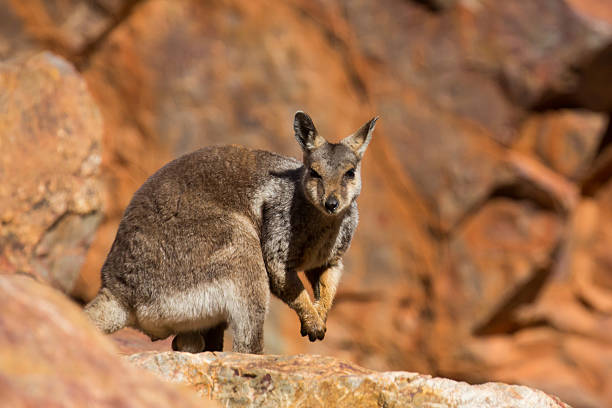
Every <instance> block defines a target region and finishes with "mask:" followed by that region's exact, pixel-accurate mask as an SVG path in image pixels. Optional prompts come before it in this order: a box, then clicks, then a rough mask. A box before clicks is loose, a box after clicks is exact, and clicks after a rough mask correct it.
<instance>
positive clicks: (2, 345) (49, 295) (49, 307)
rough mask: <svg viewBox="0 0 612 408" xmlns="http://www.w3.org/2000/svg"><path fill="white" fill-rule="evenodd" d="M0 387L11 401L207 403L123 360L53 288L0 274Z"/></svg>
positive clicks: (99, 404) (123, 404) (127, 404)
mask: <svg viewBox="0 0 612 408" xmlns="http://www.w3.org/2000/svg"><path fill="white" fill-rule="evenodd" d="M0 309H1V310H2V313H1V314H0V394H1V395H2V403H3V404H6V406H11V407H32V406H48V407H51V406H53V407H74V406H88V407H111V406H113V407H116V406H121V407H167V406H181V407H196V406H197V407H201V406H203V405H204V406H212V405H210V404H207V403H206V402H205V401H202V400H200V401H198V400H197V397H196V396H195V395H193V394H192V393H191V392H189V391H188V390H186V389H181V388H179V387H175V386H172V385H170V384H165V383H163V382H161V381H159V380H158V379H157V378H154V377H153V376H151V375H149V374H148V373H146V372H144V371H142V370H139V369H137V368H135V367H132V366H130V365H128V364H127V363H125V362H123V361H122V360H121V359H120V358H119V357H118V356H117V355H116V353H117V352H116V349H115V348H114V347H113V346H112V344H111V342H110V341H109V340H108V339H106V338H105V337H104V336H103V335H102V334H100V333H99V332H98V331H97V330H96V329H95V328H94V327H93V326H92V325H91V324H90V323H89V321H88V320H87V318H86V317H85V315H84V314H83V312H82V311H81V310H80V309H79V308H78V307H77V306H76V305H75V304H73V303H72V302H70V301H69V300H68V299H67V298H65V297H64V296H63V295H62V294H60V293H58V292H57V291H55V290H53V289H51V288H49V287H47V286H44V285H41V284H39V283H37V282H35V281H34V280H33V279H31V278H28V277H24V276H7V275H0Z"/></svg>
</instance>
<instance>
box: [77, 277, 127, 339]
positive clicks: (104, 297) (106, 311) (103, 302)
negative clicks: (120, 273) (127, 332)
mask: <svg viewBox="0 0 612 408" xmlns="http://www.w3.org/2000/svg"><path fill="white" fill-rule="evenodd" d="M85 313H86V314H87V316H88V317H89V320H91V322H92V323H93V324H95V325H96V326H97V327H98V329H100V330H102V331H103V332H104V333H106V334H110V333H114V332H116V331H117V330H119V329H122V328H124V327H125V326H127V325H129V323H130V320H131V318H132V315H131V313H130V311H129V310H128V309H127V308H126V307H125V306H124V305H123V304H121V302H119V300H117V298H116V297H115V296H114V295H113V294H112V293H111V292H110V291H109V290H108V289H107V288H102V289H100V292H98V294H97V295H96V297H95V298H94V299H93V300H92V301H91V302H89V303H88V304H87V306H85Z"/></svg>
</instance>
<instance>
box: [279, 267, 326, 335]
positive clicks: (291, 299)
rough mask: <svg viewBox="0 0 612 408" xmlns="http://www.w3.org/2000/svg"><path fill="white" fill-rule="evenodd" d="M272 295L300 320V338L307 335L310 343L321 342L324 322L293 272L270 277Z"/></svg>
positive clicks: (323, 333)
mask: <svg viewBox="0 0 612 408" xmlns="http://www.w3.org/2000/svg"><path fill="white" fill-rule="evenodd" d="M270 288H271V290H272V293H274V294H275V295H276V296H278V297H279V298H280V299H281V300H282V301H283V302H285V303H286V304H287V305H289V307H290V308H292V309H293V310H295V312H296V313H297V315H298V317H299V318H300V323H301V329H300V333H301V334H302V336H306V335H308V338H309V339H310V341H315V340H317V339H319V340H323V338H324V337H325V330H326V329H325V322H324V321H323V320H322V319H321V317H320V316H319V313H317V311H316V309H315V307H314V305H313V304H312V301H311V300H310V296H308V292H306V289H305V288H304V285H303V284H302V281H300V279H299V278H298V276H297V273H295V272H291V271H290V272H287V273H284V274H282V276H278V275H271V276H270Z"/></svg>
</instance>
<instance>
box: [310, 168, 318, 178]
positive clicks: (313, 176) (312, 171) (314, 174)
mask: <svg viewBox="0 0 612 408" xmlns="http://www.w3.org/2000/svg"><path fill="white" fill-rule="evenodd" d="M310 177H312V178H317V179H320V178H321V175H320V174H319V173H317V171H316V170H315V169H313V168H312V167H311V168H310Z"/></svg>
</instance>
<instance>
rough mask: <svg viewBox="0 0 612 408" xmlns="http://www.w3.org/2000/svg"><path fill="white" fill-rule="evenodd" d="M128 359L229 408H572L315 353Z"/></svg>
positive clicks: (526, 391) (538, 395) (508, 389)
mask: <svg viewBox="0 0 612 408" xmlns="http://www.w3.org/2000/svg"><path fill="white" fill-rule="evenodd" d="M127 360H128V361H129V362H131V363H132V364H134V365H136V366H137V367H140V368H144V369H146V370H148V371H150V372H152V373H155V374H156V375H157V376H159V377H161V378H164V379H165V380H167V381H170V382H174V383H177V384H184V385H187V386H189V387H190V388H192V389H194V390H195V391H197V392H198V393H199V394H200V395H201V396H202V397H203V398H211V397H212V398H213V399H216V400H219V401H220V402H221V403H223V404H224V405H225V406H227V407H331V406H333V407H338V408H342V407H356V406H357V407H415V408H416V407H430V406H436V407H440V408H445V407H448V408H450V407H453V408H469V407H473V408H487V407H490V408H494V407H495V408H497V407H502V406H503V407H512V408H521V407H525V408H527V407H528V408H553V407H554V408H564V407H565V408H569V405H567V404H565V403H563V402H562V401H561V400H559V399H558V398H556V397H554V396H549V395H546V394H544V393H543V392H541V391H538V390H534V389H530V388H528V387H523V386H516V385H506V384H500V383H487V384H481V385H469V384H466V383H462V382H456V381H452V380H448V379H444V378H432V377H430V376H427V375H420V374H415V373H408V372H375V371H371V370H367V369H364V368H362V367H359V366H357V365H354V364H350V363H346V362H343V361H340V360H337V359H335V358H331V357H321V356H316V355H315V356H313V355H301V356H255V355H243V354H235V353H210V352H206V353H199V354H188V353H177V352H165V353H156V352H146V353H139V354H134V355H131V356H129V357H127Z"/></svg>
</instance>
